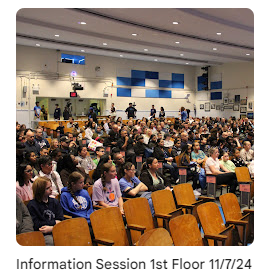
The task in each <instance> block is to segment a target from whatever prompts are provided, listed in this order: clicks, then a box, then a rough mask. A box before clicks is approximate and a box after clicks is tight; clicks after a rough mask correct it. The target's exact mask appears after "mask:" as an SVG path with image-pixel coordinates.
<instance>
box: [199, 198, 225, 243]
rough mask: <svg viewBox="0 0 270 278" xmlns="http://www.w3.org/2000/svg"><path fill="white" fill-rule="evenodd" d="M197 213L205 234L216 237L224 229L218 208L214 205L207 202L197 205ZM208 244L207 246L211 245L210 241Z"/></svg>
mask: <svg viewBox="0 0 270 278" xmlns="http://www.w3.org/2000/svg"><path fill="white" fill-rule="evenodd" d="M197 213H198V216H199V219H200V222H201V225H202V228H203V231H204V233H205V234H210V235H218V234H220V233H222V232H223V231H224V230H225V229H226V226H225V224H224V222H223V219H222V216H221V213H220V210H219V207H218V205H217V204H216V203H213V202H209V203H204V204H202V205H199V206H198V208H197ZM208 242H209V245H213V241H212V240H209V241H208Z"/></svg>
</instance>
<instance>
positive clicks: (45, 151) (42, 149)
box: [40, 146, 49, 156]
mask: <svg viewBox="0 0 270 278" xmlns="http://www.w3.org/2000/svg"><path fill="white" fill-rule="evenodd" d="M48 154H49V150H48V148H47V147H46V146H44V147H42V148H41V149H40V156H43V155H48Z"/></svg>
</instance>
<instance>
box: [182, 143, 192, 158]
mask: <svg viewBox="0 0 270 278" xmlns="http://www.w3.org/2000/svg"><path fill="white" fill-rule="evenodd" d="M191 150H192V146H191V145H190V144H186V145H184V146H183V147H182V151H181V154H187V155H189V154H190V153H191Z"/></svg>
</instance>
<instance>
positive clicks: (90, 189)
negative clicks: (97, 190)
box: [87, 185, 93, 200]
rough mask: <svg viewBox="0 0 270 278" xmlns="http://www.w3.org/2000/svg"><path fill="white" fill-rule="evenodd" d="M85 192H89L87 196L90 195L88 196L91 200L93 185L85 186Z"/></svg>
mask: <svg viewBox="0 0 270 278" xmlns="http://www.w3.org/2000/svg"><path fill="white" fill-rule="evenodd" d="M87 192H88V194H89V196H90V198H91V200H92V195H93V185H91V186H89V187H88V188H87Z"/></svg>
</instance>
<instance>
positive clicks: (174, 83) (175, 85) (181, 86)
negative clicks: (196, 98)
mask: <svg viewBox="0 0 270 278" xmlns="http://www.w3.org/2000/svg"><path fill="white" fill-rule="evenodd" d="M172 88H177V89H184V81H172Z"/></svg>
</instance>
